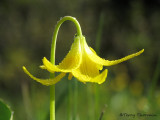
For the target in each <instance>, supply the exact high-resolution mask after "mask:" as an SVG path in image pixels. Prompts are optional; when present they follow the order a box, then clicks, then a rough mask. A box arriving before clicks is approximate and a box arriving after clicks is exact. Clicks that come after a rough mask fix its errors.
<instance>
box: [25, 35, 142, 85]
mask: <svg viewBox="0 0 160 120" xmlns="http://www.w3.org/2000/svg"><path fill="white" fill-rule="evenodd" d="M143 51H144V49H142V50H141V51H139V52H137V53H134V54H131V55H128V56H126V57H124V58H121V59H118V60H113V61H109V60H105V59H102V58H100V57H99V56H98V55H97V54H96V52H95V51H94V50H93V49H92V48H91V47H89V46H88V45H87V43H86V39H85V37H84V36H82V35H80V36H76V37H75V38H74V42H73V44H72V46H71V49H70V51H69V53H68V54H67V55H66V57H65V58H64V59H63V60H62V62H61V63H59V65H53V64H52V63H51V62H50V61H48V60H47V59H46V58H45V57H44V58H43V59H42V62H43V65H42V66H40V68H41V69H46V70H47V71H49V72H51V73H54V72H60V74H59V75H57V76H56V77H55V78H53V79H46V80H44V79H39V78H36V77H34V76H33V75H31V74H30V73H29V72H28V70H27V69H26V68H25V67H24V66H23V70H24V72H25V73H26V74H28V75H29V76H30V77H31V78H32V79H34V80H36V81H37V82H40V83H42V84H43V85H52V84H56V83H57V82H59V81H60V80H61V79H62V78H63V77H64V76H65V75H66V73H69V76H68V79H69V80H70V79H71V78H72V76H74V77H75V78H77V80H79V81H80V82H83V83H86V82H94V83H98V84H101V83H103V82H104V81H105V80H106V78H107V73H108V70H107V69H105V70H104V71H102V72H100V71H101V70H102V69H103V66H111V65H115V64H118V63H121V62H123V61H126V60H128V59H131V58H133V57H135V56H138V55H140V54H141V53H143Z"/></svg>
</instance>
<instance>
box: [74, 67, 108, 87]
mask: <svg viewBox="0 0 160 120" xmlns="http://www.w3.org/2000/svg"><path fill="white" fill-rule="evenodd" d="M107 73H108V70H107V69H105V70H104V71H103V72H102V73H101V74H98V75H97V76H94V77H93V76H88V75H85V74H81V73H80V72H78V71H74V72H72V74H73V75H74V76H75V77H76V78H77V79H78V80H79V81H81V82H83V83H86V82H95V83H98V84H102V83H103V82H104V81H105V80H106V78H107Z"/></svg>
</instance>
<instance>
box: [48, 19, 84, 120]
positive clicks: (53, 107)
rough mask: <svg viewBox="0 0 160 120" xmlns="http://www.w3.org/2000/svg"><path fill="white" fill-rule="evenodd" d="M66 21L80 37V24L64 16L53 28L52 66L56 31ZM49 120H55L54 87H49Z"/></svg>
mask: <svg viewBox="0 0 160 120" xmlns="http://www.w3.org/2000/svg"><path fill="white" fill-rule="evenodd" d="M66 20H69V21H72V22H73V23H74V24H75V26H76V28H77V35H78V36H81V35H82V31H81V27H80V24H79V22H78V21H77V20H76V18H74V17H71V16H65V17H63V18H62V19H60V20H59V21H58V23H57V25H56V27H55V30H54V33H53V37H52V45H51V55H50V56H51V57H50V61H51V63H52V64H55V51H56V40H57V35H58V31H59V28H60V26H61V24H62V23H63V22H64V21H66ZM50 78H54V73H51V74H50ZM50 120H55V85H51V86H50Z"/></svg>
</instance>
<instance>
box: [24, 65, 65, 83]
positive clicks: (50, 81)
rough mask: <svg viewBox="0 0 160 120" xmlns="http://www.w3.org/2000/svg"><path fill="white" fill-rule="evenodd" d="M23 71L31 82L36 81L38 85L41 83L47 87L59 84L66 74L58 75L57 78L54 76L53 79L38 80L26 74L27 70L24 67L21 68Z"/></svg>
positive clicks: (28, 73)
mask: <svg viewBox="0 0 160 120" xmlns="http://www.w3.org/2000/svg"><path fill="white" fill-rule="evenodd" d="M23 70H24V72H25V73H26V74H27V75H29V76H30V77H31V78H32V79H33V80H36V81H37V82H39V83H41V84H43V85H47V86H48V85H53V84H56V83H57V82H59V81H60V80H61V79H62V78H63V77H64V76H65V75H66V73H60V74H59V75H58V76H56V77H55V78H53V79H39V78H36V77H34V76H33V75H32V74H31V73H30V72H28V70H27V69H26V68H25V67H24V66H23Z"/></svg>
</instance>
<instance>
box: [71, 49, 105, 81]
mask: <svg viewBox="0 0 160 120" xmlns="http://www.w3.org/2000/svg"><path fill="white" fill-rule="evenodd" d="M82 53H83V54H82V62H81V64H80V66H79V67H78V68H77V69H75V70H73V71H72V74H73V76H74V77H76V78H77V79H78V80H79V81H81V82H84V83H85V82H97V83H101V81H103V80H104V79H103V80H101V79H99V80H98V79H95V78H96V77H97V76H99V75H100V74H99V70H100V69H102V65H99V64H97V63H95V62H93V61H92V60H91V59H90V58H89V56H88V54H87V53H86V51H85V50H84V48H83V47H82ZM104 73H106V72H104ZM104 73H103V74H101V75H100V77H101V78H102V76H103V78H105V75H106V74H104ZM100 77H98V78H100Z"/></svg>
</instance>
